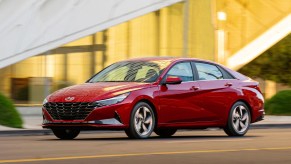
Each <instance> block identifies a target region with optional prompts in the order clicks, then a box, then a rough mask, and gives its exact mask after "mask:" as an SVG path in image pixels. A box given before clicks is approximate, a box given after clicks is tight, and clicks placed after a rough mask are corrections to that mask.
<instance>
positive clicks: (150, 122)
mask: <svg viewBox="0 0 291 164" xmlns="http://www.w3.org/2000/svg"><path fill="white" fill-rule="evenodd" d="M155 123H156V122H155V114H154V111H153V109H152V108H151V106H150V105H149V104H147V103H145V102H139V103H137V104H136V105H135V106H134V108H133V110H132V113H131V117H130V125H129V129H127V130H125V133H126V135H127V136H128V137H129V138H137V139H139V138H143V139H145V138H148V137H149V136H150V135H151V134H152V132H153V129H154V127H155Z"/></svg>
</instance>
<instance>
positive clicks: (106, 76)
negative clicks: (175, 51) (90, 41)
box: [88, 60, 170, 83]
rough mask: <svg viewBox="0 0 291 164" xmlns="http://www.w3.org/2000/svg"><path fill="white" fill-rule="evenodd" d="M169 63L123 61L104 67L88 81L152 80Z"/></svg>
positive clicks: (163, 61)
mask: <svg viewBox="0 0 291 164" xmlns="http://www.w3.org/2000/svg"><path fill="white" fill-rule="evenodd" d="M169 64H170V61H169V60H159V61H125V62H118V63H114V64H112V65H110V66H109V67H107V68H105V69H104V70H102V71H101V72H99V73H98V74H96V75H95V76H93V77H92V78H91V79H90V80H89V81H88V82H89V83H96V82H147V83H150V82H154V81H156V80H157V78H158V77H159V76H160V74H161V73H162V72H163V70H164V69H165V68H166V67H167V66H168V65H169Z"/></svg>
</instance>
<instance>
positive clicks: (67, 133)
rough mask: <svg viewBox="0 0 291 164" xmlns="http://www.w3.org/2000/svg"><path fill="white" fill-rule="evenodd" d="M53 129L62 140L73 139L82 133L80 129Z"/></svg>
mask: <svg viewBox="0 0 291 164" xmlns="http://www.w3.org/2000/svg"><path fill="white" fill-rule="evenodd" d="M52 131H53V133H54V135H55V136H56V137H58V138H59V139H61V140H72V139H74V138H76V137H77V136H78V135H79V133H80V130H78V129H52Z"/></svg>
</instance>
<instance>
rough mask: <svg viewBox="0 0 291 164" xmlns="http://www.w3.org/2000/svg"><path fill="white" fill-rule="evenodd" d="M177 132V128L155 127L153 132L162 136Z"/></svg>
mask: <svg viewBox="0 0 291 164" xmlns="http://www.w3.org/2000/svg"><path fill="white" fill-rule="evenodd" d="M176 132H177V129H156V130H155V133H156V134H157V135H158V136H160V137H163V138H168V137H171V136H172V135H174V134H175V133H176Z"/></svg>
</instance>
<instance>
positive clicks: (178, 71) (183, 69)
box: [167, 62, 193, 81]
mask: <svg viewBox="0 0 291 164" xmlns="http://www.w3.org/2000/svg"><path fill="white" fill-rule="evenodd" d="M168 76H177V77H179V78H180V79H181V80H182V81H193V72H192V67H191V64H190V62H183V63H178V64H176V65H174V66H173V67H172V68H171V69H170V70H169V72H168V73H167V77H168Z"/></svg>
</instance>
